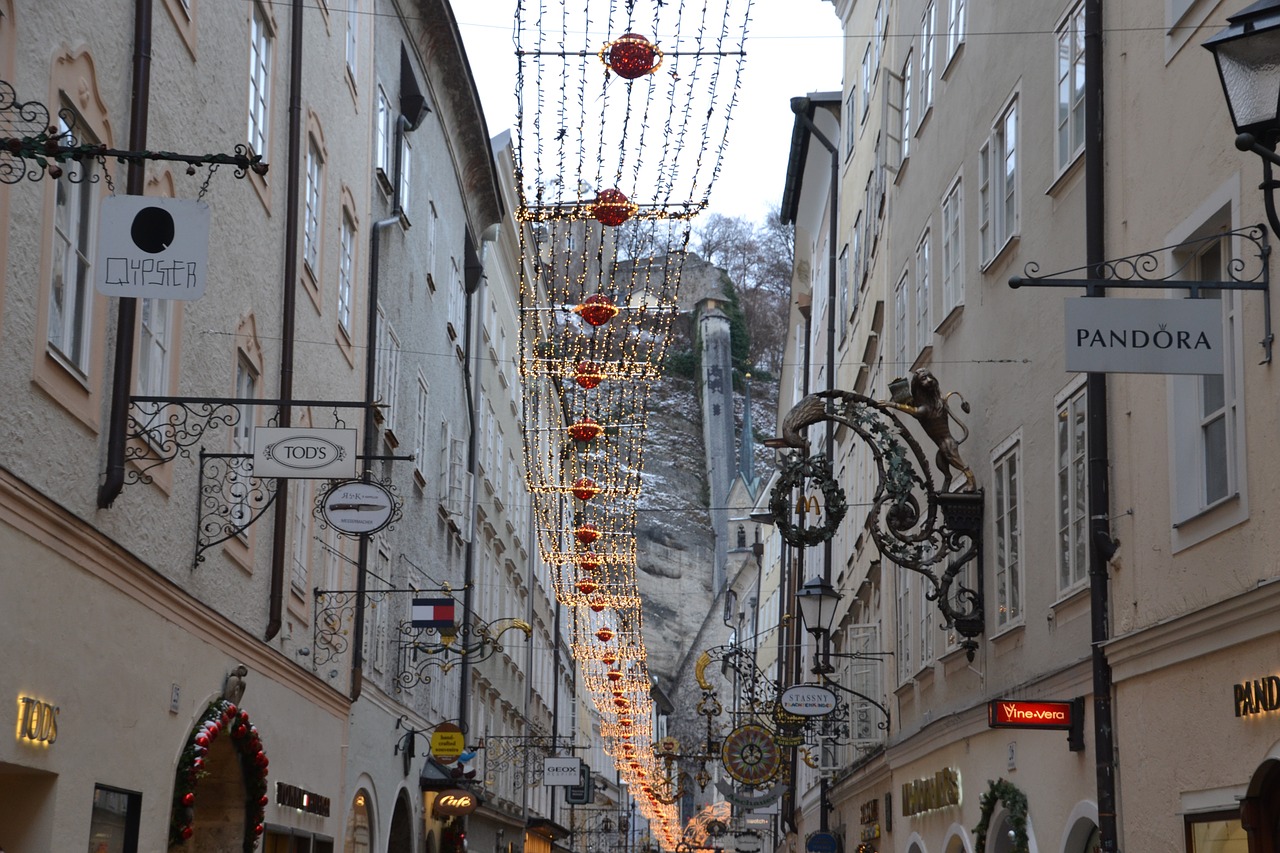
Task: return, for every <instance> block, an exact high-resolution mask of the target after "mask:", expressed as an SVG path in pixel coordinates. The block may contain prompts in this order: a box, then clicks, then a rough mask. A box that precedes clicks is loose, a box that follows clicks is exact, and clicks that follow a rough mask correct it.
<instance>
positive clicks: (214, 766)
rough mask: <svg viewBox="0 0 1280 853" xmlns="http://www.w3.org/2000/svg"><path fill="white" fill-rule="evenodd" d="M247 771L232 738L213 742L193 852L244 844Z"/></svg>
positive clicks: (211, 852)
mask: <svg viewBox="0 0 1280 853" xmlns="http://www.w3.org/2000/svg"><path fill="white" fill-rule="evenodd" d="M244 811H245V803H244V774H243V773H242V772H241V770H240V758H239V756H237V755H236V750H235V747H234V746H232V744H231V739H230V738H218V739H217V740H214V741H212V742H210V744H209V751H208V752H207V753H206V754H205V760H204V776H203V777H202V778H201V779H200V808H198V809H195V810H194V812H193V813H192V814H193V819H192V821H191V841H190V842H189V844H188V849H190V850H191V851H192V853H222V851H225V850H236V849H239V848H241V847H243V846H244V818H245V815H244Z"/></svg>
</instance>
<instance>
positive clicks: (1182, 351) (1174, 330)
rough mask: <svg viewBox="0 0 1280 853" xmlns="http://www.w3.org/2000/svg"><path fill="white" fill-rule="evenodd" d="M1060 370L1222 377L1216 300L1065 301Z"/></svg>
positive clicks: (1219, 325)
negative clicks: (1063, 354)
mask: <svg viewBox="0 0 1280 853" xmlns="http://www.w3.org/2000/svg"><path fill="white" fill-rule="evenodd" d="M1066 362H1067V364H1066V367H1067V370H1068V371H1071V372H1076V373H1199V374H1203V373H1217V374H1220V373H1222V366H1223V350H1222V302H1221V301H1220V300H1217V299H1110V298H1108V299H1095V298H1090V297H1079V298H1075V299H1068V300H1066Z"/></svg>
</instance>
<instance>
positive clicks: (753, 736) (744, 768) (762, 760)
mask: <svg viewBox="0 0 1280 853" xmlns="http://www.w3.org/2000/svg"><path fill="white" fill-rule="evenodd" d="M720 757H721V758H722V759H724V771H725V772H726V773H728V774H729V777H730V778H731V779H733V780H734V781H735V782H739V783H741V784H743V785H746V786H748V787H751V788H757V787H759V786H761V785H763V784H764V783H765V782H768V781H769V780H770V779H772V778H773V777H774V776H776V775H777V773H778V769H779V768H780V767H781V766H782V750H780V749H779V748H778V744H777V742H776V741H774V739H773V735H771V734H770V733H769V730H768V729H766V728H765V727H764V726H757V725H753V724H748V725H745V726H738V728H736V729H734V730H733V731H731V732H730V733H729V736H728V737H726V738H725V739H724V745H723V746H722V747H721V749H720Z"/></svg>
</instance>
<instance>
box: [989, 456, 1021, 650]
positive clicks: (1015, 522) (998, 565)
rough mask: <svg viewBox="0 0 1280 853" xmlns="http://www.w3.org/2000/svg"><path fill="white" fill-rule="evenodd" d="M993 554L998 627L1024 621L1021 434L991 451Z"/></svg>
mask: <svg viewBox="0 0 1280 853" xmlns="http://www.w3.org/2000/svg"><path fill="white" fill-rule="evenodd" d="M991 475H992V476H991V498H992V509H991V526H992V538H991V556H992V572H993V575H994V580H995V584H994V586H995V604H996V608H995V610H996V612H995V623H996V624H995V629H996V630H997V631H1000V630H1002V629H1004V628H1008V627H1010V626H1013V625H1017V624H1020V623H1021V622H1022V621H1023V607H1024V600H1023V599H1024V596H1025V589H1026V585H1025V584H1024V583H1023V577H1022V562H1023V561H1022V553H1023V547H1022V545H1023V543H1022V434H1021V432H1020V431H1019V432H1017V433H1014V435H1012V436H1010V437H1009V438H1008V439H1006V440H1005V441H1004V442H1002V443H1001V444H1000V445H999V446H998V447H997V448H996V450H995V452H994V453H992V454H991Z"/></svg>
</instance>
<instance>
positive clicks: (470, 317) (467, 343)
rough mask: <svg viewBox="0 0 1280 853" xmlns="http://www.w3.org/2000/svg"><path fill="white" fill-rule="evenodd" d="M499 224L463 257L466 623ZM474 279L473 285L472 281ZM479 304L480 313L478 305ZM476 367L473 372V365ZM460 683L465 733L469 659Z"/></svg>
mask: <svg viewBox="0 0 1280 853" xmlns="http://www.w3.org/2000/svg"><path fill="white" fill-rule="evenodd" d="M498 228H499V225H498V223H494V224H492V225H490V226H489V227H488V228H486V229H485V231H484V233H483V234H481V235H480V254H479V256H478V257H477V258H476V259H475V262H474V264H473V262H472V255H473V253H472V251H471V235H470V234H467V236H466V251H465V252H464V255H463V261H462V263H463V286H464V289H465V291H466V294H467V309H466V318H465V320H464V321H463V339H462V346H463V351H464V352H465V353H466V356H465V357H464V358H463V360H462V373H463V380H464V381H463V388H464V390H465V391H466V394H467V418H468V420H469V422H470V427H471V429H470V434H469V436H468V438H467V476H468V477H470V478H471V505H470V506H469V507H467V509H466V512H467V518H468V524H469V525H470V527H471V535H470V536H468V537H467V545H466V549H465V551H464V556H463V569H462V572H463V574H462V612H463V613H464V614H466V617H465V618H466V619H468V620H470V619H471V618H472V617H473V615H474V614H473V610H472V608H473V607H474V601H475V579H476V514H477V511H478V508H479V506H480V493H479V489H478V488H476V465H477V463H478V460H479V453H480V450H479V447H480V435H479V431H478V429H477V427H476V424H478V423H479V422H480V412H479V411H478V410H477V407H478V406H479V405H480V395H479V393H477V392H478V390H479V389H478V388H477V387H476V386H477V385H478V384H479V382H480V371H479V369H478V366H479V363H480V357H479V354H478V353H476V352H474V350H475V349H476V346H475V342H476V341H478V340H479V339H480V336H479V334H477V332H476V329H477V328H478V327H479V326H480V324H481V323H483V322H484V298H483V296H484V286H485V283H486V276H485V274H484V259H485V256H486V254H487V253H488V246H489V244H490V243H492V242H493V241H494V240H496V239H498ZM473 277H474V281H473ZM477 302H479V306H480V307H479V308H478V309H477V308H476V307H475V306H476V303H477ZM473 362H474V363H475V364H476V368H474V369H473V367H472V363H473ZM459 679H460V681H461V686H462V689H461V690H459V691H458V694H459V695H458V719H459V720H461V721H462V726H463V730H464V731H465V730H466V729H467V727H468V720H467V715H468V714H469V713H470V712H471V702H470V700H471V691H470V689H469V684H470V681H471V661H470V659H469V658H468V657H467V656H466V655H463V656H462V665H461V667H460V673H459Z"/></svg>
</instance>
